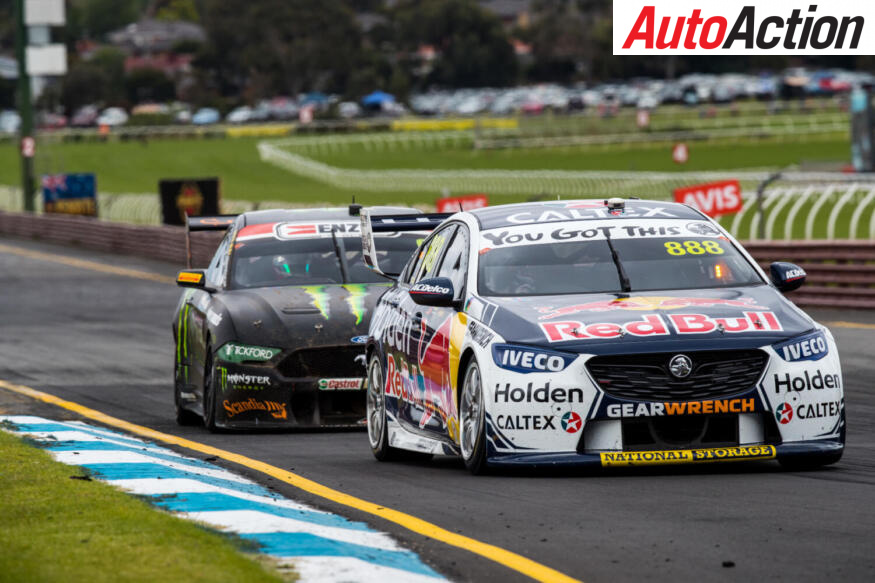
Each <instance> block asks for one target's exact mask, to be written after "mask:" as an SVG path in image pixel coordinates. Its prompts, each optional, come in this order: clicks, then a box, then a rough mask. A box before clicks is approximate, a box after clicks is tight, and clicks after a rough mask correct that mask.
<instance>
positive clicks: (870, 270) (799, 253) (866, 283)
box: [0, 212, 875, 309]
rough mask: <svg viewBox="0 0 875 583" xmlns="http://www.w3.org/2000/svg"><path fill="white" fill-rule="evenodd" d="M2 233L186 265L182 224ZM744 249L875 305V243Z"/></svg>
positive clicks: (31, 223)
mask: <svg viewBox="0 0 875 583" xmlns="http://www.w3.org/2000/svg"><path fill="white" fill-rule="evenodd" d="M0 235H12V236H15V237H22V238H27V239H35V240H40V241H48V242H52V243H61V244H64V245H79V246H81V247H85V248H88V249H94V250H97V251H105V252H109V253H119V254H125V255H136V256H139V257H146V258H149V259H157V260H161V261H168V262H171V263H175V264H177V265H180V266H184V265H185V229H183V228H182V227H171V226H145V225H130V224H125V223H113V222H109V221H98V220H96V219H92V218H88V217H75V216H52V215H30V214H26V213H11V212H0ZM221 238H222V233H221V232H206V233H196V234H195V235H194V236H193V237H192V240H191V241H192V264H193V266H195V267H203V266H206V265H207V264H208V263H209V261H210V258H211V257H212V255H213V253H214V252H215V250H216V247H217V246H218V244H219V241H220V240H221ZM745 247H746V248H747V249H748V251H750V253H751V255H753V256H754V258H755V259H756V260H757V261H758V262H759V263H760V264H761V265H762V266H763V267H764V268H765V269H766V270H768V265H769V263H771V262H772V261H791V262H794V263H798V264H799V265H801V266H802V267H803V268H804V269H805V271H806V272H808V282H807V283H806V285H805V286H804V287H802V288H801V289H800V290H798V291H795V292H792V293H790V294H788V297H789V298H790V299H791V300H793V302H795V303H797V304H799V305H801V306H829V307H837V308H867V309H875V241H750V242H748V243H746V244H745Z"/></svg>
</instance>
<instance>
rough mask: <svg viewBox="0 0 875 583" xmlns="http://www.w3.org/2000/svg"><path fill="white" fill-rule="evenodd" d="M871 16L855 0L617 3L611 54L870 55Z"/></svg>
mask: <svg viewBox="0 0 875 583" xmlns="http://www.w3.org/2000/svg"><path fill="white" fill-rule="evenodd" d="M873 13H875V4H873V3H871V2H859V1H858V0H853V1H852V0H832V1H830V2H821V3H799V2H791V1H790V0H768V1H766V0H759V1H753V0H722V1H721V2H703V1H702V0H671V1H668V0H661V1H659V2H657V1H653V0H651V1H646V0H616V1H615V2H614V18H613V27H614V34H613V42H614V54H615V55H653V54H659V55H673V54H675V55H682V54H690V53H697V54H703V55H765V54H768V55H839V54H873V52H875V33H870V31H869V28H870V27H871V26H872V25H869V26H867V20H871V19H872V17H873V16H875V14H873Z"/></svg>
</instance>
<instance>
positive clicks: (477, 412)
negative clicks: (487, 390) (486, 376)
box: [459, 360, 486, 475]
mask: <svg viewBox="0 0 875 583" xmlns="http://www.w3.org/2000/svg"><path fill="white" fill-rule="evenodd" d="M460 400H461V403H460V406H459V426H460V429H461V433H460V436H459V442H460V445H461V448H462V460H464V462H465V467H467V468H468V470H469V471H470V472H471V473H472V474H475V475H477V474H482V473H484V472H485V471H486V423H485V418H486V408H485V406H484V403H483V382H482V379H481V377H480V367H479V366H477V361H475V360H471V362H470V363H469V364H468V368H467V370H466V371H465V381H464V383H462V395H461V397H460Z"/></svg>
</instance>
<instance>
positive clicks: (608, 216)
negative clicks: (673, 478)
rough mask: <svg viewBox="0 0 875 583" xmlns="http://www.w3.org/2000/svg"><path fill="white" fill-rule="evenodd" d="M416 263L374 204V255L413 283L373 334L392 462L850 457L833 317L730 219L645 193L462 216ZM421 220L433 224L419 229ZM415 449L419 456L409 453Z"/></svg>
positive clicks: (800, 462)
mask: <svg viewBox="0 0 875 583" xmlns="http://www.w3.org/2000/svg"><path fill="white" fill-rule="evenodd" d="M445 218H446V220H445V221H444V222H442V223H441V224H440V225H439V226H438V227H437V228H436V229H435V230H434V232H433V233H431V235H430V236H429V237H428V238H427V239H425V240H424V241H423V243H422V244H421V245H420V246H419V248H418V250H417V252H416V253H415V254H414V255H413V257H412V258H411V259H410V261H409V262H408V263H407V265H406V266H405V267H404V269H403V270H399V271H398V272H397V273H393V272H391V269H389V270H384V269H383V268H382V264H381V263H380V258H379V256H378V253H377V250H378V249H379V245H380V240H379V239H378V238H375V236H376V235H379V233H380V232H382V231H384V230H386V229H403V228H407V227H404V226H402V225H400V223H401V222H403V217H382V216H378V215H377V213H374V212H368V211H367V210H365V211H363V213H362V216H361V220H362V237H363V238H364V243H363V249H364V253H365V261H366V262H367V263H368V265H370V266H371V267H372V268H373V269H377V270H380V271H382V272H383V273H384V274H386V275H392V276H394V277H395V278H396V283H395V284H394V285H393V286H392V287H391V288H390V289H389V290H388V291H386V293H385V294H383V296H382V297H381V298H380V300H379V301H378V303H377V307H376V309H375V310H374V315H373V317H372V319H371V324H370V331H369V336H368V343H367V358H368V389H367V419H368V439H369V442H370V446H371V449H372V451H373V453H374V455H375V456H376V457H377V459H380V460H385V459H390V458H393V457H399V455H401V454H404V455H406V456H410V455H414V456H416V455H417V454H418V455H425V456H428V455H432V454H451V455H459V456H461V457H462V459H463V460H464V462H465V465H466V466H467V467H468V468H469V469H470V470H471V471H472V472H474V473H479V472H482V471H484V470H486V469H488V468H489V467H500V466H522V465H587V464H592V465H597V466H625V465H652V464H676V463H694V462H719V461H735V460H769V459H777V460H778V461H779V462H781V463H782V464H784V465H787V466H794V467H801V466H815V465H822V464H829V463H833V462H836V461H837V460H839V458H840V457H841V455H842V451H843V448H844V441H845V414H844V400H843V389H842V372H841V366H840V363H839V356H838V352H837V350H836V344H835V342H834V340H833V338H832V336H831V334H830V332H829V330H827V329H826V328H825V327H823V326H821V325H819V324H817V323H816V322H814V321H813V320H812V319H811V318H810V317H809V316H807V315H806V314H805V313H804V312H803V311H802V310H800V309H799V308H797V307H796V306H795V305H794V304H793V303H791V302H790V301H789V300H787V299H786V298H785V297H784V296H783V293H782V292H788V291H792V290H793V289H796V288H798V287H799V286H800V285H802V284H803V282H804V281H805V272H804V270H802V269H801V268H799V267H797V266H795V265H792V264H789V263H781V262H778V263H773V264H772V265H771V266H770V276H767V275H766V274H765V273H764V272H763V270H762V269H761V268H760V267H759V265H757V263H756V262H755V261H754V260H753V259H752V258H751V256H750V255H749V254H748V253H747V252H746V251H745V250H744V249H743V248H742V247H741V245H739V243H738V242H737V241H736V240H735V239H733V237H732V236H730V235H729V234H728V233H727V232H726V231H725V230H724V229H723V228H722V227H721V226H720V225H719V224H717V223H716V222H714V221H712V220H711V219H710V218H708V217H707V216H705V215H703V214H701V213H700V212H699V211H697V210H694V209H692V208H690V207H688V206H685V205H680V204H675V203H666V202H648V201H643V200H629V201H625V200H623V199H610V200H607V201H590V200H582V201H571V202H566V201H557V202H537V203H525V204H518V205H507V206H498V207H490V208H483V209H477V210H473V211H469V212H460V213H457V214H454V215H452V216H446V217H445ZM409 228H417V227H416V225H414V224H411V225H410V226H409ZM402 457H403V456H402Z"/></svg>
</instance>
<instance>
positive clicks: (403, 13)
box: [390, 0, 518, 87]
mask: <svg viewBox="0 0 875 583" xmlns="http://www.w3.org/2000/svg"><path fill="white" fill-rule="evenodd" d="M390 14H391V17H392V20H393V23H394V25H395V32H396V45H397V47H398V48H400V49H401V50H403V51H405V52H407V53H414V52H415V51H416V50H417V49H418V48H419V47H420V46H421V45H432V46H434V47H435V49H436V50H437V51H438V52H439V56H438V57H437V60H436V63H435V66H434V69H433V70H432V71H431V73H430V74H429V75H428V77H427V78H426V79H425V82H426V84H431V83H437V84H440V85H447V86H452V87H484V86H505V85H510V84H512V83H514V82H515V81H516V80H517V74H518V64H517V60H516V55H515V54H514V51H513V47H512V46H511V44H510V42H509V40H508V38H507V35H506V34H505V32H504V28H503V27H502V24H501V21H500V20H499V19H498V18H497V17H496V16H494V15H492V14H490V13H488V12H486V11H484V10H483V9H482V8H480V6H478V5H477V4H476V3H475V2H473V1H471V0H430V1H428V2H416V1H411V0H408V1H407V2H403V3H399V4H398V5H397V6H396V7H395V9H394V10H392V11H391V12H390Z"/></svg>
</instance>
